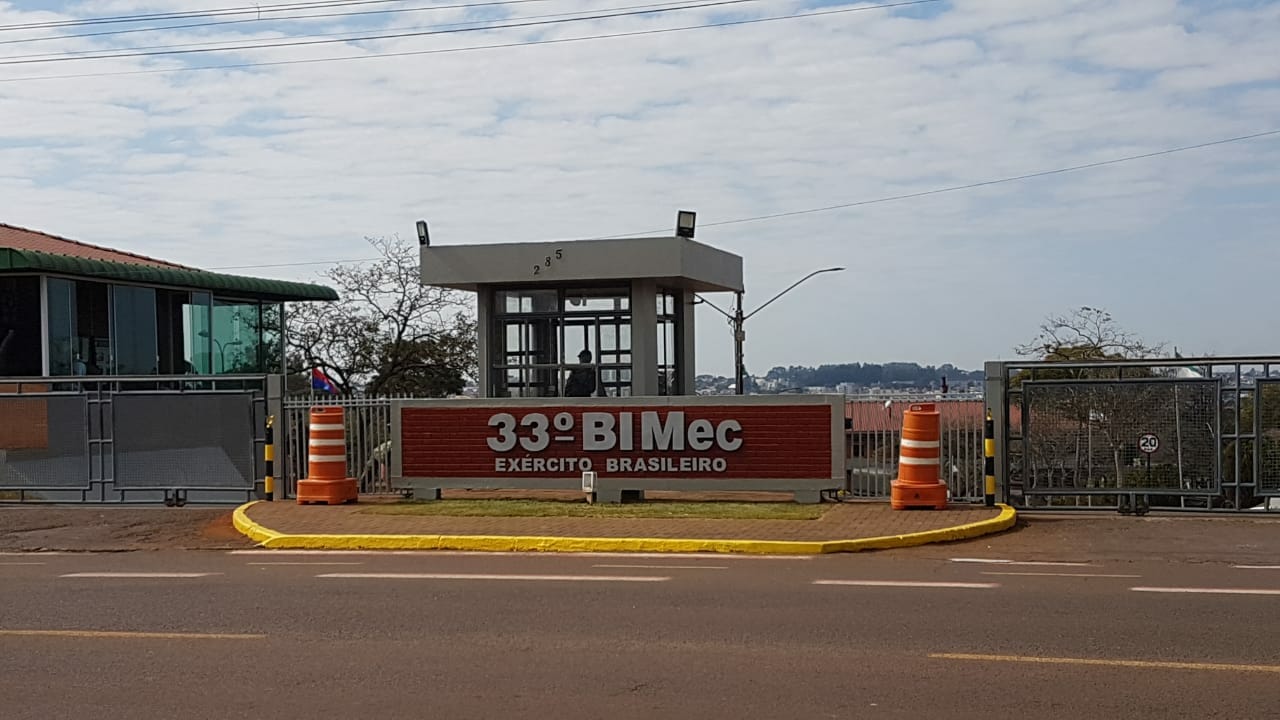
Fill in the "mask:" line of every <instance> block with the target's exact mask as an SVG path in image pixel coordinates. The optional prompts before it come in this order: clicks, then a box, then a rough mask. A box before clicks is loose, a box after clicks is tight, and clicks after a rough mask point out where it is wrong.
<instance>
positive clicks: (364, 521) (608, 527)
mask: <svg viewBox="0 0 1280 720" xmlns="http://www.w3.org/2000/svg"><path fill="white" fill-rule="evenodd" d="M366 509H368V505H367V504H362V505H338V506H333V507H327V506H319V505H307V506H299V505H297V504H295V503H291V502H274V503H258V504H257V505H254V506H253V507H252V508H250V509H249V513H248V514H249V517H250V518H251V519H252V520H254V521H255V522H257V523H259V524H261V525H263V526H265V527H267V528H270V529H272V530H275V531H276V532H280V533H286V534H290V535H334V534H341V535H347V534H351V535H507V536H539V537H593V538H619V537H621V538H688V539H698V540H793V541H830V540H854V539H859V538H871V537H883V536H887V535H903V534H907V533H916V532H923V531H926V530H940V529H944V528H949V527H954V526H957V525H966V524H968V523H973V522H979V521H982V520H987V519H990V518H994V517H995V516H996V515H998V514H999V508H986V507H981V506H972V505H954V506H952V507H951V508H948V509H947V510H906V511H899V512H894V511H893V510H890V509H889V504H888V503H840V504H832V505H831V506H830V509H829V510H827V512H826V513H825V514H823V516H822V517H821V518H819V519H817V520H707V519H702V518H673V519H668V518H579V517H549V518H530V517H513V518H504V517H436V516H404V515H381V514H374V513H367V512H362V510H366Z"/></svg>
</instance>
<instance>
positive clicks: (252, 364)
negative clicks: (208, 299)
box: [212, 298, 262, 375]
mask: <svg viewBox="0 0 1280 720" xmlns="http://www.w3.org/2000/svg"><path fill="white" fill-rule="evenodd" d="M261 328H262V317H261V308H260V306H259V304H258V302H257V301H254V300H226V299H222V298H215V299H214V301H213V332H212V336H213V372H214V373H215V374H219V375H221V374H228V375H231V374H236V373H257V372H262V353H261V342H262V341H261V335H260V333H261Z"/></svg>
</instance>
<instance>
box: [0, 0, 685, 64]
mask: <svg viewBox="0 0 1280 720" xmlns="http://www.w3.org/2000/svg"><path fill="white" fill-rule="evenodd" d="M547 1H548V0H502V1H499V3H470V4H465V5H431V6H429V8H404V9H401V10H376V12H378V13H402V12H411V13H417V12H424V10H442V9H452V8H479V6H485V5H512V4H515V3H547ZM686 1H687V0H675V1H671V3H649V4H645V5H622V6H614V8H602V10H600V12H608V13H612V12H614V10H641V9H646V8H669V6H672V5H682V4H685V3H686ZM584 12H585V10H577V12H572V13H549V14H544V15H524V17H520V18H507V19H521V20H532V19H543V18H566V17H572V15H579V14H581V13H584ZM344 14H347V15H351V14H356V13H344ZM361 14H362V13H361ZM484 22H488V23H494V22H500V20H499V19H492V20H468V22H458V23H439V24H434V26H416V27H402V28H397V29H401V31H417V29H433V28H447V27H470V26H475V24H476V23H484ZM349 32H351V31H343V32H316V33H306V35H292V36H289V37H291V38H296V40H297V38H303V37H338V36H344V35H348V33H349ZM46 40H47V38H46ZM237 42H244V40H243V38H237V40H210V41H206V42H182V44H177V45H143V46H138V47H115V49H106V50H104V49H97V50H65V51H59V53H32V54H27V55H0V60H19V59H26V58H58V56H61V55H92V54H95V53H109V51H113V50H165V49H175V47H210V46H219V45H234V44H237ZM0 45H4V41H0Z"/></svg>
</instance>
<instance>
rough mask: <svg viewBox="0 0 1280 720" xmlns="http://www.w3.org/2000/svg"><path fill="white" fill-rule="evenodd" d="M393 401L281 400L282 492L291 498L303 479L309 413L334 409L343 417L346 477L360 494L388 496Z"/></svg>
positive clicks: (278, 439)
mask: <svg viewBox="0 0 1280 720" xmlns="http://www.w3.org/2000/svg"><path fill="white" fill-rule="evenodd" d="M395 399H402V398H401V397H400V396H395V397H334V396H331V395H330V396H324V395H314V396H313V395H308V396H295V397H287V398H285V399H284V404H283V407H284V422H283V423H282V424H281V425H280V431H279V432H280V435H278V436H277V440H276V442H277V443H283V445H284V447H283V455H284V457H283V465H284V475H283V477H282V481H283V490H284V492H285V493H286V494H287V496H292V495H294V491H295V490H296V488H297V483H298V481H299V480H303V479H305V478H306V477H307V445H308V442H309V440H310V433H309V427H310V426H309V420H310V410H311V408H312V407H317V406H338V407H341V408H342V409H343V411H344V413H345V422H346V433H347V477H352V478H355V479H356V481H357V484H358V485H359V488H360V492H361V493H390V492H393V490H392V487H391V447H392V442H393V439H392V437H391V401H392V400H395Z"/></svg>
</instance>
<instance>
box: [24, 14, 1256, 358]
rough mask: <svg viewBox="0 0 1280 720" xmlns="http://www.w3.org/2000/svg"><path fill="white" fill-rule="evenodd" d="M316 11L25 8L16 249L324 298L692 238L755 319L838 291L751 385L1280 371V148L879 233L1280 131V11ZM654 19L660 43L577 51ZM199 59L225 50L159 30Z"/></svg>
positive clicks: (791, 328)
mask: <svg viewBox="0 0 1280 720" xmlns="http://www.w3.org/2000/svg"><path fill="white" fill-rule="evenodd" d="M298 1H299V0H275V1H274V2H266V1H265V0H260V1H259V2H258V7H259V10H256V11H253V12H250V13H248V14H246V13H243V12H242V13H240V14H235V15H227V14H223V15H218V16H204V17H198V18H185V19H171V20H163V21H160V20H157V21H151V22H149V23H143V24H138V23H112V24H93V25H82V26H67V25H62V26H58V27H52V28H50V27H43V28H28V29H15V28H13V27H11V26H13V25H18V24H29V23H40V22H50V21H54V22H56V21H61V20H68V19H76V18H102V17H108V16H125V15H136V14H141V13H164V12H175V11H176V12H188V13H190V12H193V11H197V10H210V11H213V10H224V9H230V8H241V9H243V8H244V7H246V6H249V5H252V3H249V2H246V1H245V0H198V1H197V0H180V1H179V0H150V1H145V2H135V1H133V0H112V1H106V2H81V3H59V2H49V1H47V0H39V1H33V0H25V1H13V0H10V1H9V2H5V1H4V0H0V222H5V223H9V224H13V225H19V226H24V227H30V228H35V229H40V230H45V231H48V232H52V233H55V234H59V235H64V236H68V237H72V238H75V239H79V240H84V241H86V242H92V243H96V244H101V245H107V246H111V247H117V248H120V249H125V250H129V251H133V252H139V253H143V254H148V255H154V256H157V257H161V258H164V259H168V260H173V261H176V262H181V263H186V264H190V265H194V266H198V267H203V268H208V269H223V270H225V271H227V272H234V273H237V274H249V275H258V276H263V277H278V278H285V279H294V280H316V279H317V278H318V274H319V273H320V272H322V271H323V270H324V269H325V268H326V267H329V265H327V264H326V263H330V262H333V261H357V260H362V259H365V258H368V257H370V250H369V248H368V245H367V243H366V242H365V240H364V238H365V237H369V236H374V237H378V236H388V235H393V234H397V233H398V234H399V235H401V236H402V237H405V238H412V237H414V236H415V230H414V223H415V221H416V220H418V219H419V218H423V219H426V220H428V222H429V223H430V227H431V235H432V241H433V243H434V244H470V243H495V242H519V241H537V240H561V239H571V238H590V237H603V236H617V235H653V234H663V233H669V232H670V230H671V228H672V227H673V226H674V221H675V213H676V211H677V210H679V209H689V210H695V211H696V212H697V213H698V223H699V229H698V232H697V240H698V241H700V242H705V243H708V244H711V245H714V246H716V247H719V248H723V249H725V250H729V251H731V252H734V253H737V254H739V255H741V256H742V257H743V258H744V267H745V275H746V287H747V293H746V300H745V305H746V308H747V310H748V311H750V310H752V309H753V308H755V307H757V306H759V305H760V304H762V303H764V302H765V301H766V300H768V299H769V298H770V297H772V296H773V295H774V293H776V292H778V291H779V290H782V289H783V288H785V287H787V286H788V285H790V284H791V283H792V282H793V281H795V280H796V279H798V278H800V277H802V276H804V275H805V274H807V273H808V272H810V271H811V270H815V269H819V268H825V267H831V266H844V267H846V268H847V270H845V271H844V272H842V273H838V274H835V273H832V274H825V275H819V276H817V277H815V278H813V279H811V280H809V281H808V282H806V283H804V284H803V285H801V286H800V287H798V288H796V289H795V290H793V291H792V292H790V293H789V294H788V295H787V296H786V297H785V298H784V299H780V300H779V301H778V302H776V303H774V304H773V305H771V306H769V307H768V308H767V309H766V310H764V311H763V312H761V313H760V314H759V315H757V316H755V317H753V318H752V319H751V320H750V321H749V322H748V323H747V342H746V359H747V366H748V368H749V369H750V370H751V371H752V372H753V373H757V374H763V373H764V372H766V371H767V370H768V368H770V367H773V366H776V365H818V364H823V363H844V362H889V361H908V362H919V363H921V364H935V365H937V364H943V363H953V364H955V365H958V366H960V367H963V368H970V369H974V368H980V367H981V365H982V363H983V362H984V361H987V360H995V359H1002V358H1003V359H1008V358H1011V357H1013V356H1014V351H1013V347H1014V346H1015V345H1017V344H1019V343H1021V342H1024V341H1027V340H1029V339H1030V338H1031V337H1032V336H1034V335H1035V332H1036V328H1037V326H1038V325H1039V323H1040V321H1041V320H1042V319H1043V318H1044V317H1045V316H1046V315H1049V314H1058V313H1065V312H1069V311H1070V310H1071V309H1073V308H1075V307H1078V306H1081V305H1090V306H1094V307H1102V308H1105V309H1107V310H1109V311H1110V312H1111V313H1112V315H1113V316H1114V317H1115V318H1116V321H1117V322H1118V323H1119V324H1120V325H1122V326H1123V327H1125V328H1127V329H1129V330H1132V331H1134V332H1137V333H1139V334H1140V335H1142V336H1144V337H1145V338H1146V339H1147V340H1149V341H1159V342H1167V343H1169V344H1170V345H1176V346H1177V347H1178V348H1179V349H1180V350H1181V351H1182V352H1183V354H1184V355H1185V354H1192V355H1207V354H1233V355H1234V354H1254V353H1273V354H1274V353H1276V352H1277V351H1280V347H1278V346H1280V312H1278V309H1280V307H1278V306H1280V303H1277V300H1276V298H1277V291H1276V288H1277V283H1276V282H1275V281H1276V278H1277V276H1278V275H1280V242H1277V230H1276V228H1277V227H1278V226H1280V135H1276V134H1273V135H1269V136H1264V137H1259V138H1255V139H1251V140H1240V141H1236V142H1230V143H1225V144H1220V145H1214V146H1211V147H1204V148H1199V149H1194V150H1187V151H1182V152H1174V153H1170V154H1165V155H1159V156H1155V157H1149V158H1144V159H1137V160H1132V161H1126V162H1118V163H1113V164H1106V165H1103V166H1101V167H1096V168H1091V169H1084V170H1079V171H1074V172H1065V173H1057V174H1051V175H1047V176H1042V177H1036V178H1029V179H1024V180H1018V181H1011V182H1003V183H997V184H993V185H983V186H980V187H976V188H972V189H967V190H957V191H951V192H941V193H936V194H929V195H925V196H918V197H913V198H905V199H899V200H888V201H884V202H875V201H879V200H882V199H885V198H892V197H896V196H901V195H911V194H915V193H922V192H928V191H933V190H941V189H946V188H952V187H956V186H963V185H970V184H974V183H982V182H986V181H992V180H1002V179H1006V178H1012V177H1019V176H1024V175H1029V174H1036V173H1042V172H1046V171H1052V170H1058V169H1063V168H1069V167H1075V166H1079V165H1085V164H1090V163H1097V162H1104V161H1109V160H1115V159H1120V158H1127V157H1132V156H1137V155H1144V154H1148V153H1154V152H1160V151H1164V150H1170V149H1175V148H1182V147H1186V146H1191V145H1200V144H1204V143H1210V142H1214V141H1218V140H1226V139H1230V138H1237V137H1241V136H1246V135H1253V134H1257V133H1265V132H1268V131H1273V130H1280V42H1277V41H1276V38H1277V37H1280V2H1261V1H1257V0H1236V1H1233V0H1184V1H1182V2H1177V1H1176V0H1125V2H1114V1H1111V0H950V1H939V2H925V3H920V4H915V5H910V6H899V7H893V8H871V7H869V6H870V5H872V4H873V3H855V4H848V3H843V2H839V1H838V0H837V1H836V2H830V1H824V2H819V3H813V2H808V3H806V2H795V1H794V0H753V1H751V2H738V3H735V4H728V5H724V4H721V5H708V4H707V0H702V1H701V2H699V0H688V1H687V2H683V3H670V2H668V3H667V4H666V5H665V6H659V7H655V6H654V5H646V6H643V8H640V7H639V6H638V4H639V3H642V2H646V0H594V1H593V2H583V1H581V0H523V1H522V2H515V3H513V2H494V1H493V0H487V4H483V5H481V4H479V3H477V2H475V0H437V1H436V2H429V1H428V0H419V1H417V2H412V1H405V2H388V1H385V0H384V1H382V2H360V3H357V2H354V1H353V0H347V1H346V2H345V3H343V4H341V5H335V4H334V3H333V0H314V2H312V3H311V4H310V5H309V6H307V7H302V8H299V7H297V6H296V3H297V2H298ZM285 3H291V4H295V7H292V8H286V9H279V6H280V5H282V4H285ZM881 4H883V3H881ZM690 5H702V7H692V8H690V7H688V6H690ZM464 6H465V7H464ZM636 9H662V10H664V12H661V13H649V14H643V15H635V14H632V15H624V16H615V17H605V18H599V17H596V19H587V20H583V19H581V18H584V17H592V16H600V15H618V14H619V13H628V12H632V13H634V12H635V10H636ZM388 10H395V11H396V12H385V11H388ZM372 11H380V12H378V13H376V14H374V13H372ZM832 11H846V12H832ZM354 12H363V13H367V14H362V15H350V14H348V15H345V16H342V17H327V18H319V17H312V18H298V17H296V16H300V15H308V14H311V15H319V14H330V15H332V14H336V13H354ZM815 13H826V14H815ZM804 14H808V15H809V16H808V17H787V16H795V15H804ZM548 16H552V17H548ZM776 17H786V19H782V20H777V21H768V22H757V23H747V24H735V25H721V26H719V27H711V28H699V29H688V30H680V31H675V32H657V33H649V34H643V35H630V36H623V37H612V38H599V39H593V40H581V41H572V42H555V43H547V42H544V41H549V40H564V39H571V38H581V37H586V36H598V35H606V34H618V33H635V32H638V31H651V30H664V29H670V28H688V27H690V26H698V25H708V24H715V23H724V22H726V21H728V22H734V21H741V20H750V19H760V18H776ZM553 19H554V20H569V22H558V23H555V24H546V21H547V20H553ZM229 20H236V21H238V22H235V23H230V22H226V21H229ZM215 21H218V22H221V24H218V25H208V24H207V23H211V22H215ZM517 23H535V24H532V25H530V24H526V25H524V26H523V27H508V28H505V29H504V28H496V29H495V28H493V27H492V26H493V25H495V24H497V25H503V24H507V25H510V24H517ZM537 23H542V24H537ZM178 24H186V25H195V24H201V25H202V26H201V27H188V28H181V29H178V28H170V29H167V30H160V31H157V30H154V28H155V27H156V26H158V25H170V26H172V25H178ZM486 27H487V28H489V29H485V30H482V31H473V30H468V31H465V32H451V33H439V32H438V31H440V30H459V29H463V28H486ZM142 28H150V29H149V30H148V31H145V32H129V33H122V34H111V35H97V36H95V37H75V38H72V37H67V36H68V35H72V34H86V33H103V32H114V31H119V30H125V29H129V30H139V29H142ZM423 32H435V33H436V34H433V35H422V34H420V33H423ZM414 33H419V34H416V35H415V34H414ZM369 35H405V36H403V37H392V38H386V37H384V38H382V39H365V40H350V39H349V38H352V37H360V36H369ZM334 39H338V40H342V41H341V42H329V43H324V44H313V45H306V46H301V47H276V48H265V49H264V48H259V49H247V50H246V49H241V50H230V51H228V50H225V49H224V50H222V51H220V52H216V53H188V54H183V55H174V54H165V55H149V56H143V57H115V58H91V59H83V58H80V59H74V60H68V59H67V58H69V57H73V55H72V53H79V54H81V55H84V54H85V52H86V51H105V50H111V49H117V50H121V51H124V50H125V49H129V48H157V46H159V49H158V50H157V49H152V50H142V51H139V52H163V51H165V50H173V49H190V47H191V44H192V43H222V44H221V45H204V46H201V47H220V48H227V47H233V48H234V47H238V46H241V45H245V44H258V43H267V42H298V41H302V40H334ZM530 42H539V43H541V44H532V45H531V44H527V43H530ZM492 45H506V46H508V47H501V48H492V47H491V48H488V49H475V48H476V47H477V46H492ZM173 46H181V47H180V48H174V47H173ZM460 48H471V49H468V50H463V51H454V50H457V49H460ZM436 51H446V52H436ZM395 53H400V55H398V56H393V57H379V56H380V55H387V54H395ZM405 53H409V54H405ZM335 57H341V58H345V59H343V60H340V61H332V62H313V63H290V64H274V65H261V64H260V63H279V62H281V61H295V60H313V59H327V58H335ZM350 58H356V59H350ZM32 60H37V61H39V62H30V61H32ZM225 65H251V66H249V67H239V68H225V67H224V68H221V69H218V68H214V69H208V68H209V67H210V66H225ZM197 67H202V68H206V69H201V70H192V68H197ZM138 71H145V72H138ZM66 76H76V77H66ZM838 205H846V206H847V207H843V208H838V209H832V210H826V211H818V212H805V213H801V214H787V213H796V212H797V211H806V210H814V209H819V208H828V207H831V206H838ZM775 214H786V215H784V216H782V217H776V218H772V219H763V220H756V221H751V222H727V221H736V220H744V219H750V218H757V217H760V216H767V215H775ZM716 223H726V224H716ZM655 231H657V232H656V233H655ZM711 300H713V301H715V302H718V303H720V304H721V305H722V306H728V305H729V303H731V302H732V298H731V297H729V296H718V297H712V298H711ZM697 321H698V323H699V340H698V343H697V366H698V371H699V372H707V373H717V374H725V375H728V374H730V373H731V371H732V364H733V352H732V335H731V333H730V332H729V329H728V327H727V325H726V323H725V321H724V318H722V317H721V316H719V315H718V314H716V313H715V312H714V311H713V310H711V309H709V308H706V307H701V308H700V309H699V311H698V318H697Z"/></svg>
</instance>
